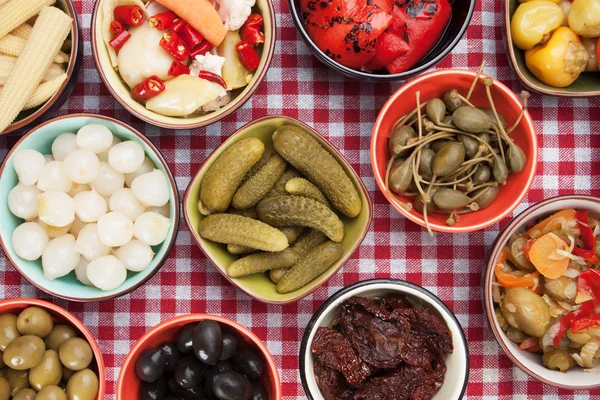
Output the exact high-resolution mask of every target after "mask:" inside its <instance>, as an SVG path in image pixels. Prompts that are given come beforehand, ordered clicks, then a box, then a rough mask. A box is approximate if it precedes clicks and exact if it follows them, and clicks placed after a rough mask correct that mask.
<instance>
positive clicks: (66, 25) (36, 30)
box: [0, 0, 72, 132]
mask: <svg viewBox="0 0 600 400" xmlns="http://www.w3.org/2000/svg"><path fill="white" fill-rule="evenodd" d="M13 1H14V0H13ZM13 1H11V2H10V3H7V5H10V4H11V3H12V2H13ZM18 1H19V2H20V3H21V2H23V1H24V0H18ZM0 12H1V9H0ZM0 20H2V19H0ZM71 23H72V19H71V17H69V16H68V15H67V14H65V13H64V12H62V11H61V10H59V9H58V8H56V7H43V8H42V11H41V12H40V15H39V17H38V19H37V21H36V23H35V26H34V27H33V31H32V32H31V36H30V37H29V40H27V44H26V45H25V48H24V49H23V52H22V53H21V55H20V56H19V58H18V59H17V62H16V63H15V66H14V67H13V69H12V71H11V73H10V76H9V77H8V80H7V82H6V85H4V88H3V89H2V91H1V92H0V132H4V130H5V129H6V128H7V127H8V126H9V125H10V124H11V123H12V122H13V121H14V120H15V118H16V117H17V115H19V112H20V111H21V110H22V109H23V106H24V105H25V103H27V100H28V99H29V98H30V97H31V95H32V94H33V92H34V91H35V88H36V87H37V86H38V85H39V84H40V82H41V80H42V78H43V77H44V74H45V73H46V71H47V70H48V68H50V65H52V60H53V59H54V57H55V56H56V54H58V50H59V49H60V47H61V46H62V44H63V42H64V41H65V39H66V37H67V35H68V34H69V32H70V31H71Z"/></svg>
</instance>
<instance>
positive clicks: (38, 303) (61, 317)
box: [0, 299, 106, 400]
mask: <svg viewBox="0 0 600 400" xmlns="http://www.w3.org/2000/svg"><path fill="white" fill-rule="evenodd" d="M32 306H35V307H40V308H43V309H44V310H46V311H48V312H49V313H50V315H51V316H52V320H53V321H54V323H55V324H56V323H59V324H67V325H71V326H72V327H73V328H75V329H76V330H77V331H79V333H80V337H82V338H83V339H85V340H87V342H88V343H89V344H90V347H91V348H92V352H93V353H94V360H93V361H92V364H91V365H90V369H92V370H93V371H94V372H95V373H96V375H97V376H98V397H96V399H97V400H102V399H104V394H105V392H106V377H105V376H104V359H103V358H102V353H101V352H100V347H98V343H96V340H95V339H94V336H92V333H91V332H90V331H89V329H88V328H86V326H85V325H84V324H83V323H82V322H81V321H80V320H79V319H78V318H77V317H75V316H74V315H73V314H71V313H70V312H68V311H67V310H65V309H64V308H61V307H59V306H57V305H56V304H52V303H48V302H47V301H42V300H37V299H10V300H3V301H0V314H5V313H13V314H19V313H20V312H21V311H23V310H24V309H25V308H27V307H32Z"/></svg>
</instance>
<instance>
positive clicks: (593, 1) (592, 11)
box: [568, 0, 600, 38]
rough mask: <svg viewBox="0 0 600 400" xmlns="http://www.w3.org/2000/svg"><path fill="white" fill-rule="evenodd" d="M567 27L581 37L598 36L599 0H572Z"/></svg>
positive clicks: (599, 22) (599, 27)
mask: <svg viewBox="0 0 600 400" xmlns="http://www.w3.org/2000/svg"><path fill="white" fill-rule="evenodd" d="M568 19H569V27H570V28H571V29H573V31H574V32H575V33H576V34H578V35H579V36H581V37H584V38H596V37H598V36H600V0H573V4H571V11H569V16H568Z"/></svg>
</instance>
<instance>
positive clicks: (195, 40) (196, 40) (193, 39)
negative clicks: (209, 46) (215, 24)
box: [179, 25, 204, 50]
mask: <svg viewBox="0 0 600 400" xmlns="http://www.w3.org/2000/svg"><path fill="white" fill-rule="evenodd" d="M179 36H180V37H181V38H182V39H183V41H184V42H185V44H186V45H187V47H188V49H191V50H193V49H194V48H195V47H196V46H198V45H199V44H200V43H202V40H203V39H204V38H203V37H202V35H201V34H200V33H199V32H198V31H197V30H195V29H194V28H192V27H191V26H190V25H186V26H184V27H183V29H182V30H181V32H179Z"/></svg>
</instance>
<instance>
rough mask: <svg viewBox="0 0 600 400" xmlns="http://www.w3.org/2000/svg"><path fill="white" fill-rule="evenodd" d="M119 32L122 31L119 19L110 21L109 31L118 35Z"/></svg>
mask: <svg viewBox="0 0 600 400" xmlns="http://www.w3.org/2000/svg"><path fill="white" fill-rule="evenodd" d="M121 32H123V24H122V23H120V22H119V21H112V22H111V23H110V33H112V34H113V35H118V34H119V33H121Z"/></svg>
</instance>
